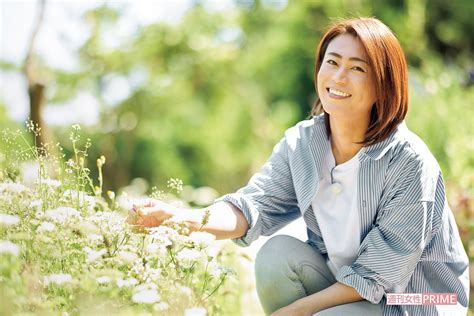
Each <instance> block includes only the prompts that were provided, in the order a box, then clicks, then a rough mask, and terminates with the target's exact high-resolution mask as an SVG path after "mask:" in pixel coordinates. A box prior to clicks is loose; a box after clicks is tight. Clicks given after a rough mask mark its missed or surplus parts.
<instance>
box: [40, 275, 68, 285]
mask: <svg viewBox="0 0 474 316" xmlns="http://www.w3.org/2000/svg"><path fill="white" fill-rule="evenodd" d="M71 282H72V276H71V275H70V274H67V273H57V274H50V275H47V276H45V277H44V280H43V283H44V285H45V286H48V285H50V284H56V285H62V284H65V283H71Z"/></svg>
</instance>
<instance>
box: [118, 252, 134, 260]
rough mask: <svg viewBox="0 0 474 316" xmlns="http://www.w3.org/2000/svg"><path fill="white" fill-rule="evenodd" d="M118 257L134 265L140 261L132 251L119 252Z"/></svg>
mask: <svg viewBox="0 0 474 316" xmlns="http://www.w3.org/2000/svg"><path fill="white" fill-rule="evenodd" d="M117 257H118V258H119V259H120V260H122V261H124V262H126V263H132V262H134V261H135V260H137V259H138V255H137V254H136V253H134V252H130V251H119V253H118V254H117Z"/></svg>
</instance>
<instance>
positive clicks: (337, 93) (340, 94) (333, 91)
mask: <svg viewBox="0 0 474 316" xmlns="http://www.w3.org/2000/svg"><path fill="white" fill-rule="evenodd" d="M326 90H327V91H328V92H329V96H331V97H335V98H337V99H341V98H349V97H350V96H352V95H351V94H349V93H346V92H344V91H341V90H337V89H333V88H326Z"/></svg>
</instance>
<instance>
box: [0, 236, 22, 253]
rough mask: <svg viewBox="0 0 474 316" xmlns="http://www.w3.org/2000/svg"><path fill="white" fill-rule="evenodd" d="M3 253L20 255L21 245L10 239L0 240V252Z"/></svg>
mask: <svg viewBox="0 0 474 316" xmlns="http://www.w3.org/2000/svg"><path fill="white" fill-rule="evenodd" d="M2 253H3V254H10V255H13V256H18V255H19V254H20V247H19V246H18V245H17V244H14V243H12V242H11V241H9V240H0V254H2Z"/></svg>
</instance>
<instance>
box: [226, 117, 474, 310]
mask: <svg viewBox="0 0 474 316" xmlns="http://www.w3.org/2000/svg"><path fill="white" fill-rule="evenodd" d="M325 143H327V134H326V127H325V123H324V117H323V116H322V115H320V116H316V117H314V118H313V119H310V120H305V121H302V122H300V123H298V124H297V125H296V126H294V127H292V128H290V129H288V130H287V131H286V132H285V136H284V137H283V139H282V140H281V141H280V142H279V143H278V144H277V145H276V146H275V147H274V149H273V152H272V155H271V156H270V158H269V159H268V161H267V162H266V163H265V164H264V165H263V167H262V168H261V170H260V171H259V172H258V173H256V174H255V175H254V176H253V177H252V178H251V179H250V181H249V183H248V184H247V185H246V186H245V187H243V188H241V189H240V190H238V191H237V192H236V193H233V194H228V195H225V196H223V197H221V198H219V199H218V200H217V201H225V202H229V203H232V204H233V205H235V206H236V207H238V208H239V209H240V210H241V211H242V212H243V214H244V216H245V218H246V219H247V221H248V224H249V229H248V231H247V233H246V234H245V235H244V236H242V237H241V238H238V239H234V241H235V242H236V243H237V244H239V245H241V246H248V245H249V244H250V243H251V242H252V241H254V240H256V239H257V238H258V237H259V236H261V235H263V236H269V235H272V234H273V233H275V232H276V231H277V230H279V229H281V228H282V227H284V226H285V225H287V224H288V223H290V222H291V221H293V220H295V219H297V218H298V217H300V216H303V218H304V220H305V223H306V225H307V233H308V241H307V242H308V243H309V244H311V245H313V246H314V247H315V248H316V249H317V250H318V251H319V252H320V253H321V254H322V255H327V251H326V247H325V245H324V240H323V239H322V237H321V230H320V228H319V226H318V222H317V220H316V218H315V215H314V212H313V210H312V206H311V202H312V198H313V197H314V196H315V192H316V191H317V190H318V183H319V180H320V179H321V174H322V173H321V167H322V161H323V158H324V154H325V150H327V146H324V144H325ZM359 162H360V167H359V174H358V192H357V194H358V209H359V212H360V214H359V217H360V221H359V225H360V231H361V234H360V241H361V246H360V248H359V251H358V254H357V259H356V260H355V262H354V263H353V264H352V265H351V266H343V267H342V268H341V269H340V270H339V272H338V274H337V275H336V279H337V280H338V281H339V282H341V283H344V284H346V285H349V286H351V287H353V288H355V289H356V290H357V292H358V293H359V294H360V295H361V296H362V297H363V298H364V299H366V300H368V301H370V302H372V303H374V304H377V303H381V304H382V305H383V310H384V315H406V314H405V312H408V315H410V316H411V315H438V312H437V311H436V308H435V306H434V305H387V304H386V297H385V294H386V293H456V294H457V297H458V303H459V305H461V306H462V307H464V308H467V306H468V299H469V261H468V257H467V255H466V252H465V250H464V248H463V245H462V242H461V239H460V236H459V232H458V229H457V226H456V223H455V220H454V217H453V214H452V211H451V209H450V208H449V206H448V203H447V200H446V193H445V188H444V183H443V178H442V174H441V170H440V167H439V165H438V163H437V161H436V159H435V158H434V157H433V155H432V154H431V153H430V151H429V149H428V148H427V146H426V145H425V144H424V143H423V141H422V140H420V139H419V138H418V137H417V136H416V135H415V134H413V133H412V132H410V131H409V130H408V128H407V127H406V125H405V124H404V123H403V124H401V125H400V126H399V127H398V128H397V129H396V130H395V131H394V132H393V133H392V134H391V135H390V136H389V137H388V138H387V139H385V140H384V141H382V142H379V143H377V144H374V145H371V146H367V147H364V148H363V149H362V150H361V154H360V155H359ZM338 233H341V232H338ZM463 310H464V309H463Z"/></svg>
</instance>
